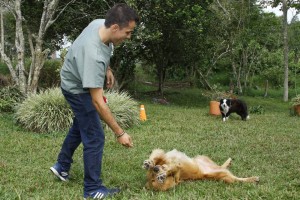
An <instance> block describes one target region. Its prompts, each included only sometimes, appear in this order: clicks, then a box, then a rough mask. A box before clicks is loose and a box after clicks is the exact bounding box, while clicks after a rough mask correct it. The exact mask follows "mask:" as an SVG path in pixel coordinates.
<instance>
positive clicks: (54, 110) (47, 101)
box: [15, 88, 73, 132]
mask: <svg viewBox="0 0 300 200" xmlns="http://www.w3.org/2000/svg"><path fill="white" fill-rule="evenodd" d="M15 118H16V119H17V121H18V122H19V123H20V124H21V125H22V126H23V127H24V128H26V129H28V130H31V131H36V132H52V131H62V130H66V129H67V128H69V127H70V125H71V123H72V121H73V113H72V111H71V109H70V107H69V105H68V103H67V102H66V101H65V99H64V97H63V95H62V93H61V90H60V89H59V88H53V89H47V90H45V91H41V92H40V93H39V94H31V95H30V96H28V97H27V98H26V99H25V100H24V101H23V102H22V103H21V104H19V105H18V106H17V109H16V113H15Z"/></svg>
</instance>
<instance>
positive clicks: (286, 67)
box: [282, 0, 289, 102]
mask: <svg viewBox="0 0 300 200" xmlns="http://www.w3.org/2000/svg"><path fill="white" fill-rule="evenodd" d="M287 10H288V8H287V1H286V0H282V12H283V44H284V50H283V54H284V94H283V101H285V102H287V101H288V99H289V96H288V95H289V57H288V54H289V49H288V33H287V31H288V30H287V28H288V27H287V26H288V24H287Z"/></svg>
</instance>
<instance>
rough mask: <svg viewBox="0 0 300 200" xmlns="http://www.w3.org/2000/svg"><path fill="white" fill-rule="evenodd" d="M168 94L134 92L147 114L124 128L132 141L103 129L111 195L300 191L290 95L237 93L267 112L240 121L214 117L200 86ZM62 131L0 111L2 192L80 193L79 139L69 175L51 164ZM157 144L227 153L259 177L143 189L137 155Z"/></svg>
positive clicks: (163, 199)
mask: <svg viewBox="0 0 300 200" xmlns="http://www.w3.org/2000/svg"><path fill="white" fill-rule="evenodd" d="M136 95H137V96H142V95H140V94H138V93H137V94H136ZM166 96H167V99H168V100H169V101H170V105H167V106H166V105H160V104H154V103H152V102H151V98H148V97H147V96H143V98H140V99H139V101H140V103H143V104H144V105H145V108H146V113H147V118H148V120H147V121H146V122H143V123H142V124H141V125H140V126H138V127H132V128H131V129H128V130H127V132H128V133H130V134H131V135H132V137H133V141H134V148H132V149H124V148H123V147H122V146H121V145H119V144H118V143H117V142H116V141H115V138H114V137H113V135H112V134H111V133H109V132H107V133H106V146H105V150H104V159H103V169H102V171H103V174H102V178H103V181H104V184H105V185H106V186H108V187H121V189H122V192H121V193H120V194H118V195H117V196H116V197H115V198H114V199H124V200H125V199H130V200H150V199H151V200H152V199H155V200H168V199H170V200H173V199H174V200H177V199H178V200H198V199H206V200H218V199H231V200H235V199H236V200H237V199H245V200H246V199H254V200H257V199H270V200H274V199H278V200H279V199H280V200H282V199H300V167H299V166H300V159H299V157H300V151H299V141H300V131H299V127H300V118H299V117H292V116H290V113H289V104H288V103H283V102H282V101H281V99H276V98H261V97H243V99H244V100H245V101H246V102H247V103H248V106H249V107H251V106H255V105H261V106H262V107H263V108H264V110H265V112H264V113H263V114H255V113H253V114H251V113H250V120H249V121H246V122H245V121H241V120H240V118H239V117H238V116H237V115H232V116H231V118H230V119H229V121H227V122H225V123H224V122H222V120H221V118H220V117H214V116H210V115H208V110H209V108H208V101H207V100H205V99H204V98H203V97H202V96H201V92H200V91H199V90H196V89H183V90H170V91H168V92H166ZM137 109H138V108H137ZM64 136H65V133H64V132H57V133H51V134H37V133H33V132H27V131H25V130H24V129H22V128H21V127H18V126H17V125H16V124H15V123H14V122H13V117H12V115H11V114H6V113H1V114H0V138H1V142H0V199H1V200H2V199H3V200H14V199H18V200H20V199H24V200H28V199H30V200H31V199H32V200H60V199H62V200H64V199H66V200H68V199H76V200H77V199H82V194H83V191H82V185H83V161H82V146H80V148H79V149H78V150H77V151H76V152H75V155H74V163H73V166H72V169H71V180H70V181H69V182H68V183H62V182H60V181H59V180H58V179H56V178H55V177H53V175H52V174H51V173H50V170H49V167H50V166H52V165H53V164H54V163H55V161H56V157H57V154H58V152H59V150H60V147H61V144H62V142H63V139H64ZM155 148H162V149H165V150H172V149H173V148H176V149H177V150H180V151H183V152H185V153H186V154H187V155H189V156H192V157H193V156H195V155H197V154H202V155H207V156H209V157H211V158H212V159H213V160H214V161H216V162H217V163H219V164H221V163H223V162H224V161H225V160H226V159H227V158H228V157H232V158H233V159H234V160H233V164H232V166H231V171H232V172H233V173H234V174H235V175H237V176H241V177H245V176H254V175H255V176H260V182H259V183H258V184H251V183H250V184H249V183H243V184H242V183H237V184H225V183H223V182H216V181H189V182H184V183H182V184H180V185H178V186H176V187H175V188H173V189H171V190H169V191H167V192H154V191H148V190H146V189H144V188H143V187H144V184H145V171H144V170H143V169H142V163H143V161H144V160H145V159H147V157H148V155H149V154H150V152H151V150H152V149H155Z"/></svg>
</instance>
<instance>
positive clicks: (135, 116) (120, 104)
mask: <svg viewBox="0 0 300 200" xmlns="http://www.w3.org/2000/svg"><path fill="white" fill-rule="evenodd" d="M105 96H106V98H107V100H108V102H107V105H108V107H109V108H110V110H111V112H112V114H113V116H114V117H115V119H116V121H117V122H118V124H119V125H120V126H121V127H123V128H128V127H130V126H133V125H137V124H139V110H138V103H137V102H136V101H134V100H133V99H132V98H131V97H130V96H129V94H128V93H126V92H117V91H108V92H105ZM15 116H16V119H17V121H18V122H19V123H20V124H21V125H22V126H23V127H24V128H26V129H27V130H30V131H35V132H54V131H66V130H68V129H69V128H70V126H71V124H72V122H73V113H72V110H71V108H70V106H69V104H68V103H67V101H66V100H65V98H64V96H63V94H62V93H61V89H59V88H52V89H47V90H45V91H43V92H41V93H39V94H33V95H30V96H28V97H27V98H26V99H25V100H24V101H23V102H22V103H20V104H19V105H18V106H17V107H16V113H15ZM102 124H103V127H104V128H106V129H108V126H107V124H105V123H104V122H102Z"/></svg>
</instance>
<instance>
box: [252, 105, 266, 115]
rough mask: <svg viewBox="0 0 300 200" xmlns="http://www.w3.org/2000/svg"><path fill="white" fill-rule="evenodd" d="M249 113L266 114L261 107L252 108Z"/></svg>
mask: <svg viewBox="0 0 300 200" xmlns="http://www.w3.org/2000/svg"><path fill="white" fill-rule="evenodd" d="M249 113H250V114H264V113H265V109H264V107H263V106H261V105H256V106H250V107H249Z"/></svg>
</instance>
